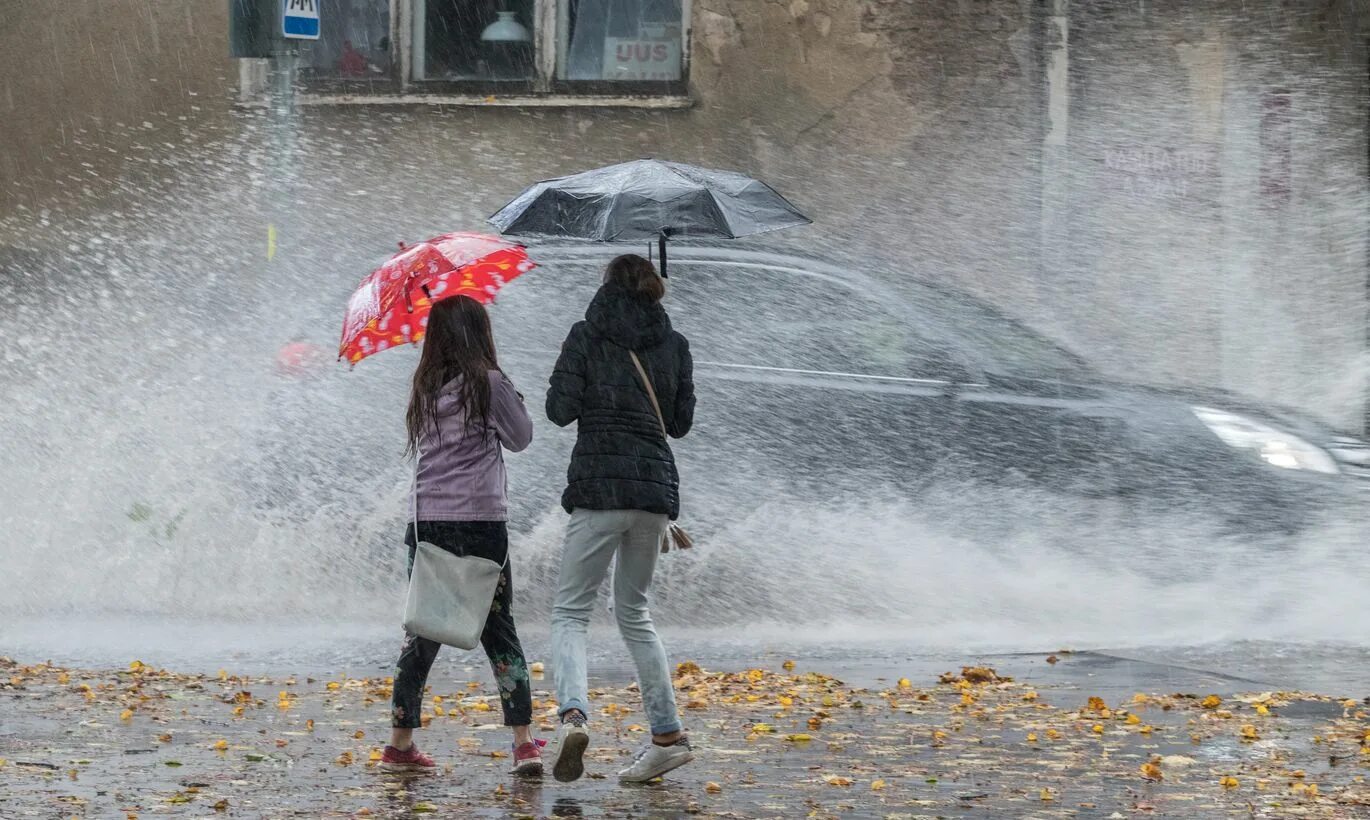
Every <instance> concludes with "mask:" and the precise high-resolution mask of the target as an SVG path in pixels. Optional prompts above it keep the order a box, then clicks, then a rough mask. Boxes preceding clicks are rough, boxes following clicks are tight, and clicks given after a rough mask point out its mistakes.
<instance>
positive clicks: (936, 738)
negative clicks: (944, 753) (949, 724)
mask: <svg viewBox="0 0 1370 820" xmlns="http://www.w3.org/2000/svg"><path fill="white" fill-rule="evenodd" d="M932 739H933V742H936V743H940V742H942V741H943V740H946V739H947V733H946V732H944V731H942V730H941V729H933V730H932Z"/></svg>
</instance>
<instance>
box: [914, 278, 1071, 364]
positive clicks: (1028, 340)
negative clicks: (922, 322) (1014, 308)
mask: <svg viewBox="0 0 1370 820" xmlns="http://www.w3.org/2000/svg"><path fill="white" fill-rule="evenodd" d="M912 291H913V294H914V295H913V301H914V302H915V303H916V307H917V310H918V312H919V313H920V314H921V315H923V316H925V317H926V320H927V321H928V322H930V323H933V324H937V325H938V326H939V327H940V329H941V331H942V332H943V333H945V334H946V335H947V336H948V337H950V338H953V339H955V340H956V344H957V347H958V348H959V349H962V350H965V351H967V352H968V353H969V354H970V355H971V356H973V357H974V358H975V360H976V362H977V363H978V364H979V365H980V366H981V367H983V368H984V369H986V370H989V371H991V372H996V373H1002V374H1006V375H1008V374H1012V375H1023V376H1054V375H1060V374H1063V373H1072V372H1073V373H1078V372H1080V371H1082V370H1088V367H1089V366H1088V364H1087V363H1086V362H1085V361H1084V360H1083V359H1081V358H1080V357H1079V356H1077V355H1075V354H1074V353H1071V352H1070V351H1068V350H1066V349H1065V348H1063V347H1061V346H1060V345H1058V344H1056V343H1055V342H1053V341H1051V340H1050V339H1048V338H1047V337H1045V336H1043V335H1041V334H1039V333H1037V332H1036V331H1034V330H1032V329H1030V328H1028V327H1026V326H1025V325H1023V324H1022V323H1020V322H1018V321H1017V320H1015V319H1013V318H1011V317H1010V316H1008V315H1007V314H1005V313H1003V312H1001V311H999V310H997V309H995V308H993V307H991V306H990V305H988V304H985V303H984V302H980V301H979V300H977V299H974V298H973V297H971V296H968V295H965V294H961V293H956V292H954V291H950V290H943V289H940V288H935V287H929V286H923V285H914V286H912Z"/></svg>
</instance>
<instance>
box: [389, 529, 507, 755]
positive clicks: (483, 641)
mask: <svg viewBox="0 0 1370 820" xmlns="http://www.w3.org/2000/svg"><path fill="white" fill-rule="evenodd" d="M419 529H420V534H421V535H422V536H423V540H424V541H427V542H428V543H430V544H435V545H437V546H439V547H442V548H443V549H445V550H447V551H448V552H451V553H454V554H456V555H478V556H480V557H481V558H488V559H490V560H491V561H498V562H501V563H503V561H504V559H505V557H506V556H507V555H508V553H509V530H508V528H507V527H506V526H505V524H504V522H503V521H420V522H419ZM404 543H405V544H407V545H408V546H409V571H410V572H413V570H414V552H415V549H416V548H415V541H414V526H413V525H412V524H411V525H410V526H409V528H408V529H407V530H406V532H405V535H404ZM513 601H514V583H513V579H512V578H511V576H510V572H509V566H508V565H507V564H506V565H505V567H504V572H502V573H500V577H499V586H498V588H497V589H496V590H495V600H494V601H492V602H491V603H490V617H489V618H487V619H486V621H485V631H484V632H482V633H481V636H480V645H481V647H482V648H483V649H485V655H486V657H488V658H489V659H490V668H491V670H493V671H494V673H495V683H496V685H497V686H498V687H499V696H500V705H501V706H502V707H503V709H504V725H506V726H527V725H528V724H530V723H532V722H533V695H532V691H531V690H530V689H529V684H528V664H527V663H526V662H525V661H524V658H523V647H522V646H520V645H519V636H518V631H517V630H516V629H515V628H514V612H513V609H512V605H513ZM441 646H442V644H440V643H438V642H437V641H430V640H428V639H427V638H420V637H419V636H417V635H411V634H409V633H407V632H406V633H405V636H404V644H403V645H402V646H401V647H400V659H399V662H398V663H397V664H396V665H395V688H394V694H393V695H392V698H391V704H392V706H391V725H392V726H394V727H395V728H397V729H417V728H419V726H420V725H421V717H422V714H423V690H424V687H425V686H426V685H427V683H428V672H429V670H430V669H432V668H433V661H434V660H435V659H436V658H437V657H438V648H439V647H441Z"/></svg>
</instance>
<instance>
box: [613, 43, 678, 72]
mask: <svg viewBox="0 0 1370 820" xmlns="http://www.w3.org/2000/svg"><path fill="white" fill-rule="evenodd" d="M603 79H605V80H620V81H634V80H646V81H661V80H679V79H680V38H679V37H678V36H677V37H671V38H663V39H646V38H642V37H606V38H605V39H604V74H603Z"/></svg>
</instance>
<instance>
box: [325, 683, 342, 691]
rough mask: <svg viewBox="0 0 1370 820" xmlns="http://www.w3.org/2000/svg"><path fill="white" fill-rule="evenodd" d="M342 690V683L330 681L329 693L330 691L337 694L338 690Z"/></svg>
mask: <svg viewBox="0 0 1370 820" xmlns="http://www.w3.org/2000/svg"><path fill="white" fill-rule="evenodd" d="M341 688H342V684H341V683H338V682H337V681H335V680H334V681H329V682H328V691H330V692H336V691H338V690H339V689H341Z"/></svg>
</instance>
